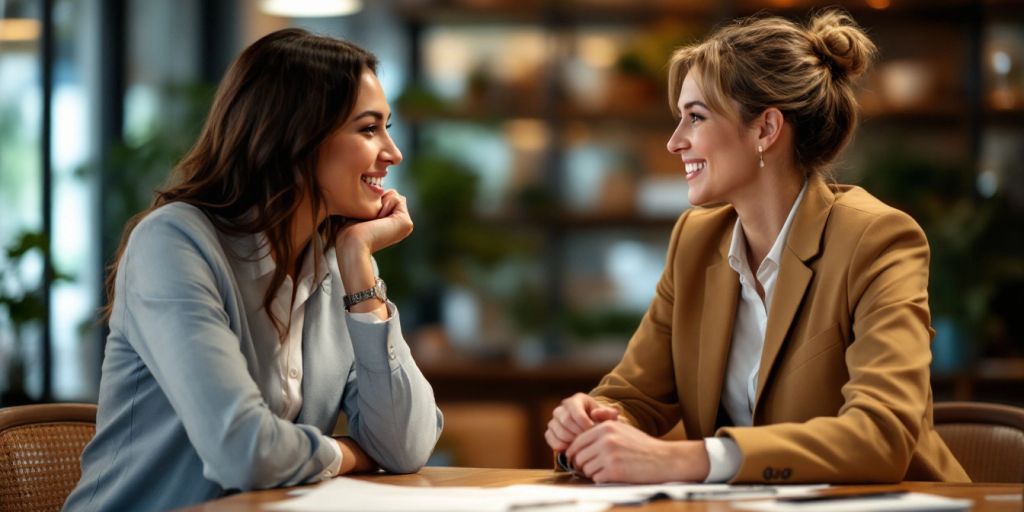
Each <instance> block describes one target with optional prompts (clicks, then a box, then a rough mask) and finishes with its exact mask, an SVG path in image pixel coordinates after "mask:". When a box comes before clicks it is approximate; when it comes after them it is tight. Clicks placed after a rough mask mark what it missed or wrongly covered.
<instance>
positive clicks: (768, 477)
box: [761, 467, 775, 480]
mask: <svg viewBox="0 0 1024 512" xmlns="http://www.w3.org/2000/svg"><path fill="white" fill-rule="evenodd" d="M774 474H775V472H774V471H772V468H771V467H767V468H764V473H761V476H763V477H764V479H765V480H771V479H772V476H773V475H774Z"/></svg>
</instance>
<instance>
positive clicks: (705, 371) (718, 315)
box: [697, 224, 740, 436]
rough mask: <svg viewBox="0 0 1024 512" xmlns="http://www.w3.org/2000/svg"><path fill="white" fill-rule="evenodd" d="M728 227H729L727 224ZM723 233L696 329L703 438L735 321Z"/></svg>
mask: <svg viewBox="0 0 1024 512" xmlns="http://www.w3.org/2000/svg"><path fill="white" fill-rule="evenodd" d="M729 225H730V226H731V225H732V224H729ZM731 233H732V230H727V231H726V233H725V235H724V236H723V237H722V243H721V245H720V247H719V252H720V254H721V259H720V260H719V262H718V263H716V264H714V265H711V266H709V267H708V268H707V271H706V274H705V280H704V283H705V287H704V312H703V314H702V317H701V325H700V352H699V357H698V359H699V365H698V366H697V382H698V384H697V385H698V387H699V388H700V390H699V393H698V394H697V395H698V397H699V405H698V414H699V417H700V429H701V433H702V435H704V436H709V435H712V434H713V433H714V430H715V419H716V418H717V416H718V408H719V404H720V402H721V397H722V383H723V382H724V378H725V370H726V368H725V367H726V364H727V363H728V361H729V350H730V349H731V347H732V328H733V322H734V321H735V318H736V301H737V300H738V299H739V290H740V281H739V277H738V276H737V275H736V272H735V271H734V270H733V269H732V267H730V266H729V259H728V254H729V240H730V234H731Z"/></svg>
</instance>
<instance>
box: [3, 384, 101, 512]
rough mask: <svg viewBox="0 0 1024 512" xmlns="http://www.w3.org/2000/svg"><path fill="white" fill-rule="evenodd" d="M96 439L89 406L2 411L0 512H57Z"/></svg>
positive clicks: (94, 416) (94, 417) (62, 405)
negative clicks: (84, 450) (80, 460)
mask: <svg viewBox="0 0 1024 512" xmlns="http://www.w3.org/2000/svg"><path fill="white" fill-rule="evenodd" d="M95 433H96V406H95V405H92V404H43V405H24V406H17V407H7V408H4V409H0V512H8V511H18V512H36V511H53V510H60V508H61V506H62V505H64V500H66V499H67V497H68V494H71V490H72V489H74V487H75V484H76V483H78V479H79V478H80V477H81V475H82V468H81V464H80V462H79V459H80V457H81V456H82V450H83V449H84V448H85V445H86V443H88V442H89V440H90V439H92V436H93V434H95Z"/></svg>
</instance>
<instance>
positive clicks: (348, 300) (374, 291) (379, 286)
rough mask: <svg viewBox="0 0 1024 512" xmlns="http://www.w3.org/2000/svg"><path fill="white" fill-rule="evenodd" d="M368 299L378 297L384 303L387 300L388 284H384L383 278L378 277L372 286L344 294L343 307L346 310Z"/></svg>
mask: <svg viewBox="0 0 1024 512" xmlns="http://www.w3.org/2000/svg"><path fill="white" fill-rule="evenodd" d="M370 299H380V301H381V302H385V303H386V302H387V301H388V286H387V285H386V284H384V280H383V279H381V278H379V277H378V278H377V282H376V284H374V285H373V288H369V289H366V290H363V291H361V292H356V293H353V294H350V295H346V296H345V297H344V298H343V299H342V301H343V302H344V303H345V309H346V310H348V309H351V308H352V306H355V305H356V304H359V303H360V302H364V301H367V300H370Z"/></svg>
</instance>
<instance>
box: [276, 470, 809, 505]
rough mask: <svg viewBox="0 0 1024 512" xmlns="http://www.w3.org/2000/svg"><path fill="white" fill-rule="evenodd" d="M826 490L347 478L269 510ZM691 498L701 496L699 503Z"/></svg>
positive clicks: (597, 501)
mask: <svg viewBox="0 0 1024 512" xmlns="http://www.w3.org/2000/svg"><path fill="white" fill-rule="evenodd" d="M824 487H827V486H825V485H800V486H743V485H738V486H730V485H727V484H661V485H578V486H577V485H512V486H507V487H486V488H485V487H410V486H399V485H386V484H377V483H372V482H366V481H363V480H355V479H351V478H344V477H342V478H335V479H333V480H330V481H328V482H325V483H322V484H320V485H319V486H317V487H315V488H312V490H310V492H308V493H306V494H303V495H302V496H299V497H297V498H294V499H291V500H287V501H282V502H278V503H273V504H270V505H267V506H266V507H265V508H267V509H270V510H275V511H291V512H328V511H332V512H333V511H338V512H363V511H366V512H370V511H372V512H398V511H402V512H440V511H449V512H458V511H463V510H465V511H479V512H505V511H510V510H512V511H516V512H520V511H527V510H543V511H544V512H570V511H571V512H598V511H602V510H606V509H608V508H610V507H611V506H613V505H624V504H634V503H643V502H645V501H647V500H648V499H650V498H651V497H652V496H655V495H663V496H667V497H668V498H671V499H702V500H727V499H744V498H759V497H764V496H800V495H807V494H810V493H811V492H812V491H814V490H817V489H821V488H824ZM689 493H700V494H699V495H697V496H696V497H695V496H693V495H690V494H689ZM707 493H713V494H711V495H708V494H707Z"/></svg>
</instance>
